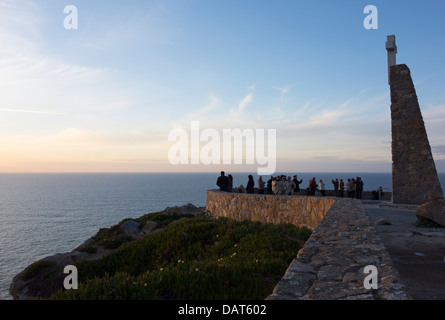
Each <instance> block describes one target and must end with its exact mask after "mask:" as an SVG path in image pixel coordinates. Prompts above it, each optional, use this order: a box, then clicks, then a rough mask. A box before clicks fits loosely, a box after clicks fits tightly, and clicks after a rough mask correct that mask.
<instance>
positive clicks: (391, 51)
mask: <svg viewBox="0 0 445 320" xmlns="http://www.w3.org/2000/svg"><path fill="white" fill-rule="evenodd" d="M386 51H388V82H389V68H390V67H391V66H395V65H396V54H397V46H396V36H395V35H391V36H388V37H387V41H386Z"/></svg>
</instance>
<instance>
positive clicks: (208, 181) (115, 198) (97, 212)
mask: <svg viewBox="0 0 445 320" xmlns="http://www.w3.org/2000/svg"><path fill="white" fill-rule="evenodd" d="M283 174H286V175H292V176H293V175H294V173H283ZM297 174H298V176H299V178H300V179H301V178H302V179H303V180H304V182H303V184H302V186H304V187H306V186H307V182H308V181H309V179H311V178H312V177H316V179H317V181H318V180H319V179H323V180H324V181H325V183H326V186H327V188H328V189H330V188H329V187H331V186H332V184H331V183H330V181H331V180H332V179H335V178H338V179H340V178H342V179H344V180H345V179H347V178H350V177H356V176H360V177H361V178H362V179H363V180H364V183H365V190H374V189H377V188H378V187H379V186H382V187H384V188H390V187H391V174H390V173H359V174H358V173H350V174H349V173H297ZM247 175H248V174H247V173H245V174H244V173H235V174H234V186H239V185H240V184H243V185H244V186H245V185H246V183H247ZM218 176H219V173H217V174H213V173H189V174H187V173H180V174H177V173H168V174H165V173H142V174H136V173H119V174H118V173H116V174H108V173H107V174H0V299H2V300H5V299H11V296H10V295H9V293H8V289H9V285H10V283H11V281H12V278H13V277H14V276H15V275H16V274H18V273H19V272H20V271H22V270H23V269H24V268H25V267H26V266H28V265H29V264H31V263H32V262H35V261H37V260H39V259H42V258H44V257H46V256H49V255H53V254H56V253H60V252H68V251H71V250H73V249H74V248H76V247H77V246H79V245H80V244H82V243H83V242H84V241H85V240H87V239H88V238H89V237H91V236H93V235H95V234H96V232H97V231H98V230H99V229H100V228H107V227H110V226H112V225H115V224H117V223H119V222H120V221H121V220H123V219H125V218H138V217H140V216H142V215H144V214H146V213H150V212H156V211H160V210H163V209H165V208H166V207H168V206H170V207H171V206H180V205H183V204H186V203H192V204H194V205H195V206H205V201H206V190H208V189H214V188H216V185H215V183H216V179H217V177H218ZM439 176H440V180H441V184H442V186H445V174H440V175H439ZM254 178H255V180H256V178H257V176H256V175H254ZM263 179H265V180H267V179H268V177H263Z"/></svg>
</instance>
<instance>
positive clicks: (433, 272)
mask: <svg viewBox="0 0 445 320" xmlns="http://www.w3.org/2000/svg"><path fill="white" fill-rule="evenodd" d="M364 207H365V209H366V211H367V213H368V214H369V217H370V219H371V222H373V223H374V222H375V221H377V220H379V219H382V218H384V219H386V220H389V221H390V223H391V225H376V226H375V227H376V230H377V233H378V235H379V236H380V238H381V239H382V241H383V242H384V244H385V246H386V247H387V249H388V252H389V254H390V255H391V258H392V259H393V262H394V266H395V268H396V269H397V271H398V272H399V274H400V277H401V280H402V281H403V282H404V284H405V285H406V286H407V287H408V293H409V295H410V296H411V297H412V298H413V299H415V300H445V228H416V227H414V223H415V222H416V221H417V217H416V215H415V211H414V210H408V209H406V208H405V209H397V207H393V208H387V207H385V208H382V207H379V205H378V204H373V203H371V202H364Z"/></svg>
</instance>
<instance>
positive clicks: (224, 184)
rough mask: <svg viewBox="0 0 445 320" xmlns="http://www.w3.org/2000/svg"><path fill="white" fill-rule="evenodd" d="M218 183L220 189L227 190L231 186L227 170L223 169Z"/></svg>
mask: <svg viewBox="0 0 445 320" xmlns="http://www.w3.org/2000/svg"><path fill="white" fill-rule="evenodd" d="M216 185H217V186H218V187H219V190H220V191H227V190H228V188H229V178H227V177H226V176H225V172H224V171H221V175H220V176H219V177H218V180H216Z"/></svg>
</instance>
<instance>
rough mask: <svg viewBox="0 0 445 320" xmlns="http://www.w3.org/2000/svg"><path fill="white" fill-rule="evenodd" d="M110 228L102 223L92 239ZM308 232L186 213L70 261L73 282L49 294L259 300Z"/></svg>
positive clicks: (110, 234) (109, 233)
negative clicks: (94, 255)
mask: <svg viewBox="0 0 445 320" xmlns="http://www.w3.org/2000/svg"><path fill="white" fill-rule="evenodd" d="M174 219H177V217H169V216H165V215H163V214H162V213H158V214H149V215H147V216H143V217H141V218H139V219H137V221H138V222H139V223H140V225H141V226H143V225H144V224H145V223H146V221H148V220H154V221H156V220H157V221H156V222H157V223H158V224H161V225H167V224H168V223H169V222H171V221H172V220H174ZM114 231H116V230H114ZM114 231H113V230H108V231H107V232H105V230H103V232H102V233H101V235H98V237H97V241H98V242H101V241H105V239H109V238H110V237H113V234H114V233H113V232H114ZM310 234H311V231H310V230H309V229H307V228H304V227H303V228H297V227H295V226H293V225H289V224H286V225H272V224H263V223H259V222H251V221H244V222H237V221H234V220H229V219H225V218H219V219H211V218H208V217H201V218H193V219H187V220H184V221H181V222H178V223H176V224H173V225H171V226H169V227H167V228H165V229H164V230H162V231H160V232H156V233H153V234H151V235H149V236H146V237H144V238H141V239H138V240H134V241H131V242H125V243H122V244H120V245H119V247H118V248H117V249H116V250H115V251H114V252H112V253H111V254H109V255H106V256H104V257H103V258H101V259H99V260H93V261H84V262H81V263H78V264H76V266H77V268H78V271H79V276H78V279H79V288H78V289H77V290H68V291H67V290H59V291H57V292H56V293H55V294H53V295H52V297H51V299H57V300H58V299H82V300H90V299H94V300H98V299H117V300H124V299H132V300H133V299H181V300H188V299H193V300H213V299H218V300H221V299H233V300H245V299H249V300H252V299H264V298H265V297H267V296H268V295H269V294H271V293H272V290H273V288H274V287H275V285H276V284H277V283H278V281H279V280H280V279H281V277H282V276H283V274H284V272H285V270H286V269H287V267H288V266H289V264H290V262H291V261H292V260H293V259H294V258H295V257H296V255H297V253H298V251H299V249H300V244H301V243H302V242H303V241H306V240H307V239H308V238H309V236H310Z"/></svg>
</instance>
